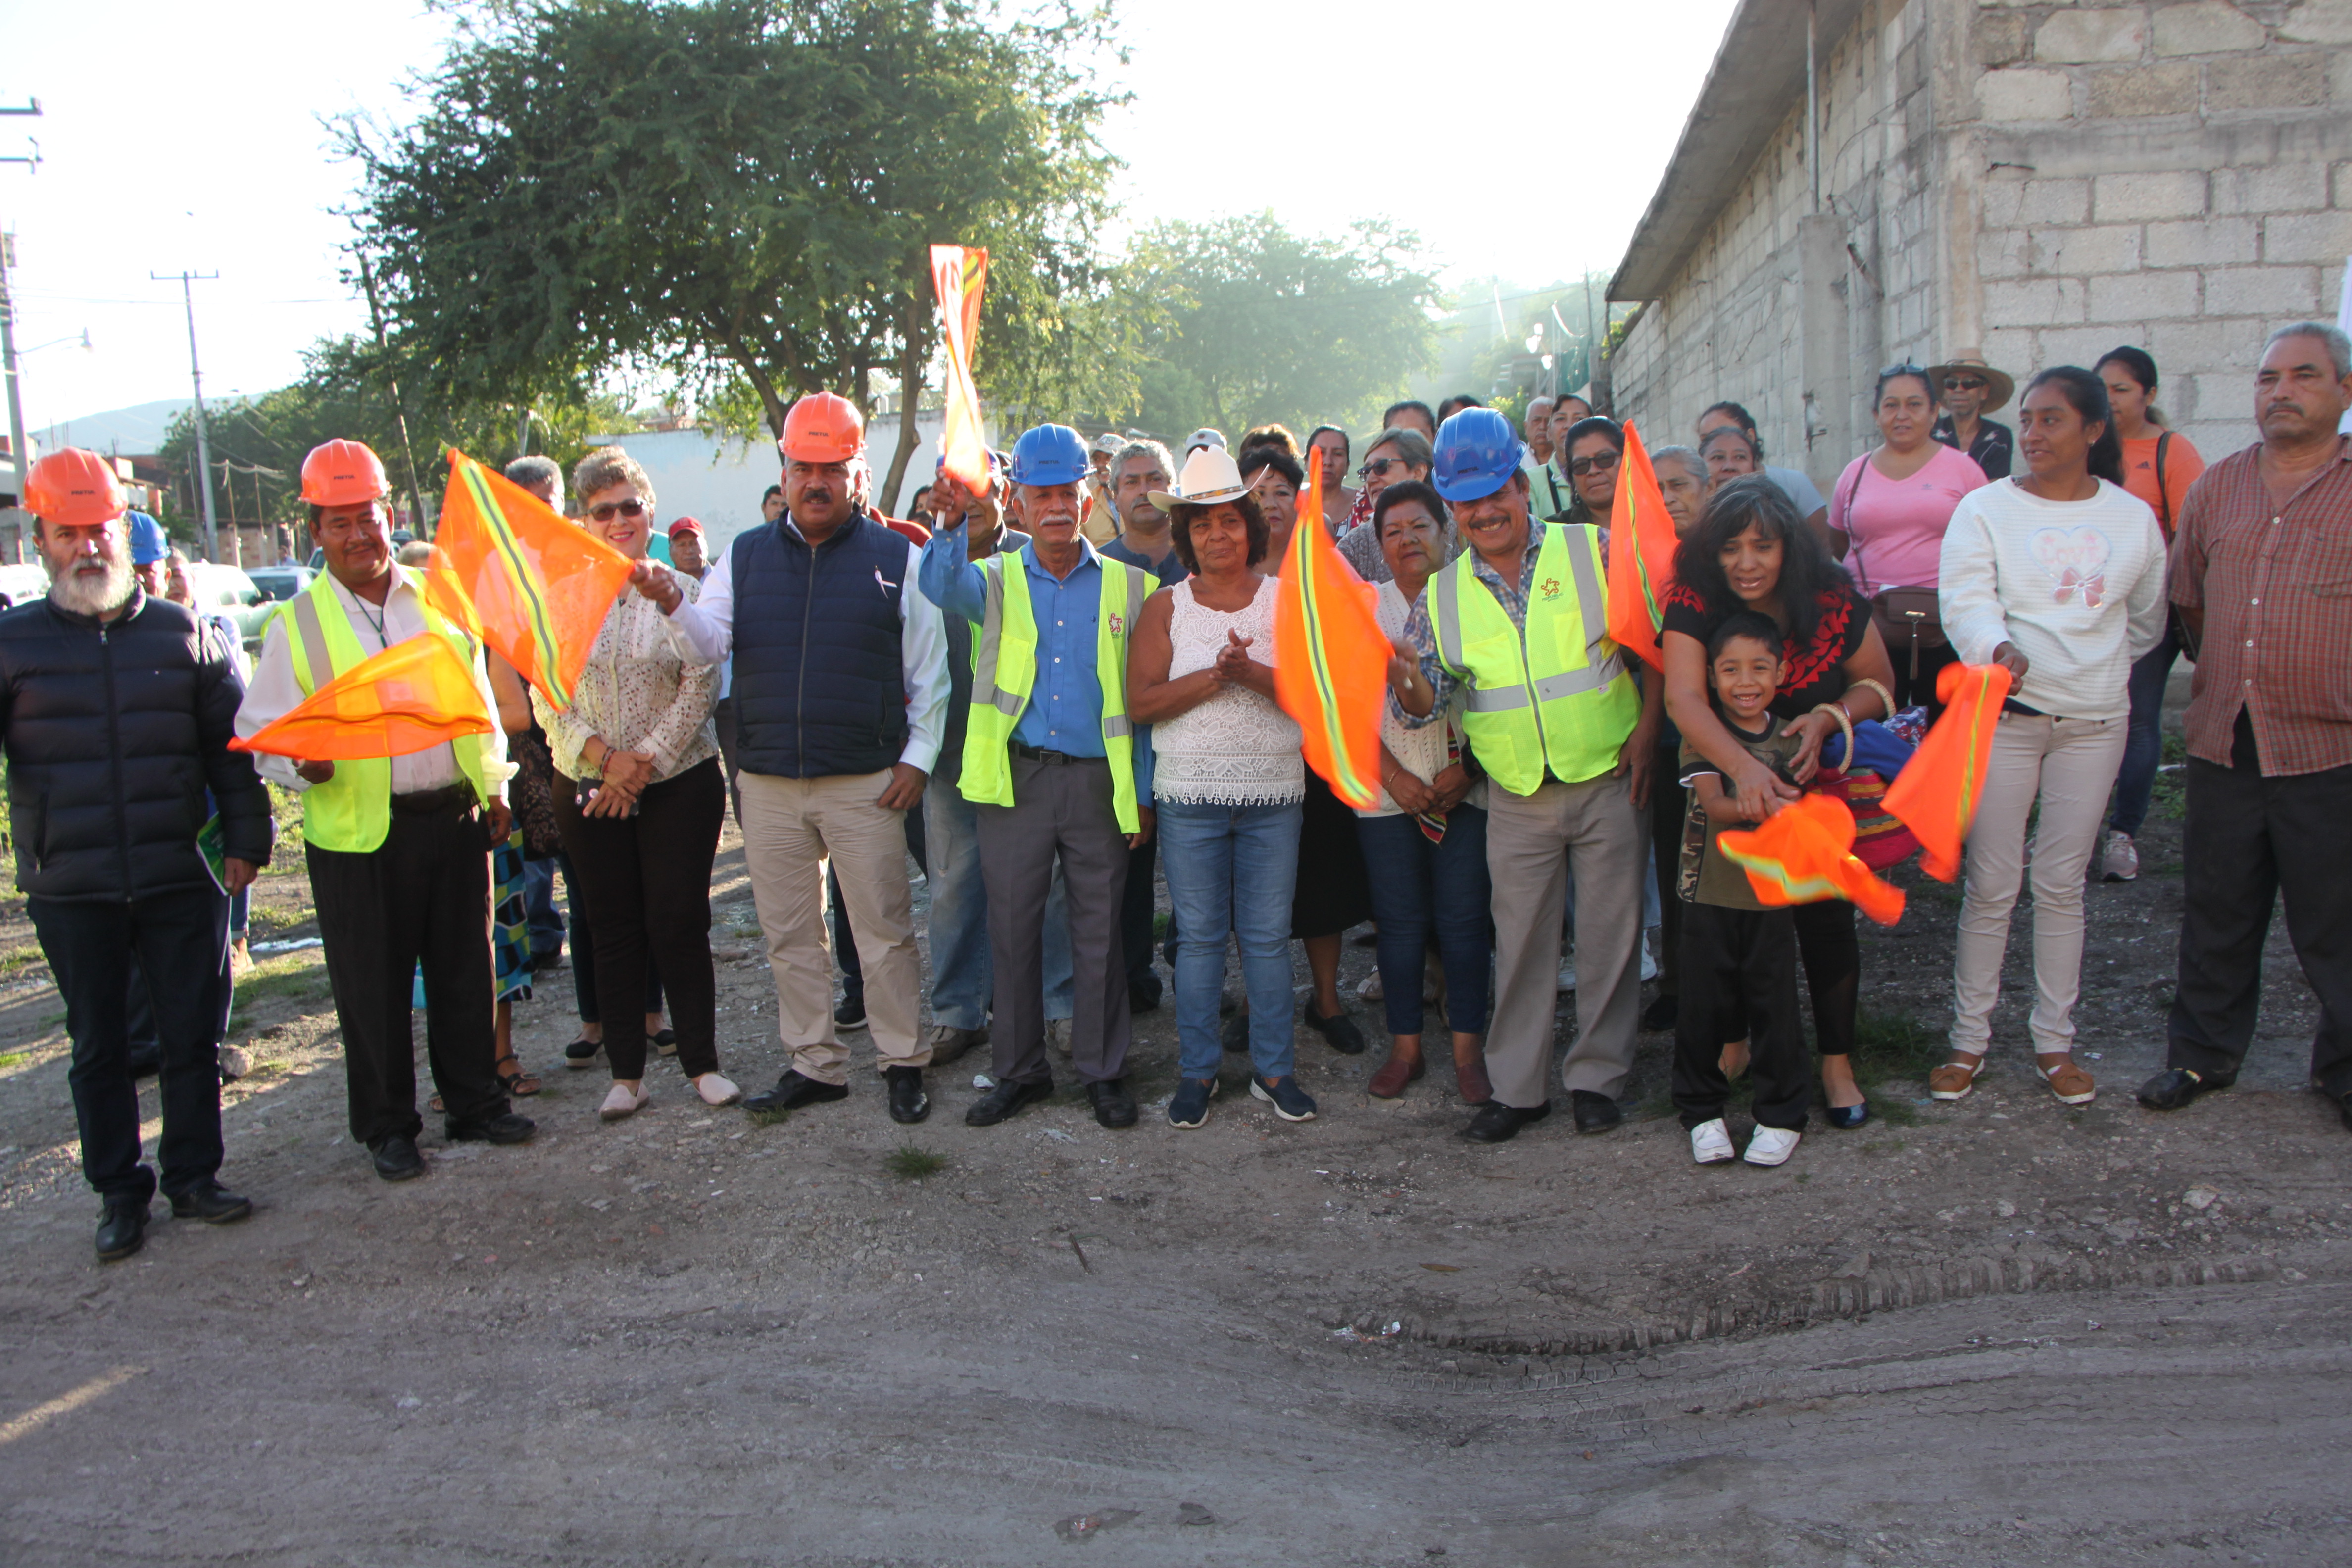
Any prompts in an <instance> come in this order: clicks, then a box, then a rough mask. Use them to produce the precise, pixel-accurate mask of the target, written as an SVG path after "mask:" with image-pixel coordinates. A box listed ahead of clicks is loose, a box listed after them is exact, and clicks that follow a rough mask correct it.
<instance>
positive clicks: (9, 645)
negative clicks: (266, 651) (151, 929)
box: [0, 590, 271, 902]
mask: <svg viewBox="0 0 2352 1568" xmlns="http://www.w3.org/2000/svg"><path fill="white" fill-rule="evenodd" d="M244 697H245V683H244V682H243V681H242V680H240V679H238V678H237V673H236V665H235V664H234V663H232V662H231V661H230V658H229V654H228V650H227V649H226V647H222V646H221V640H220V634H219V633H218V632H216V631H213V630H210V629H208V628H206V627H205V626H201V625H200V624H199V623H198V621H197V620H196V617H195V616H194V614H192V613H191V612H189V611H188V610H185V609H184V608H182V607H181V606H180V605H174V604H172V603H170V602H168V601H166V600H163V599H151V598H148V597H147V596H146V595H145V594H143V593H141V592H138V591H136V590H134V591H133V592H132V594H131V604H130V606H129V608H128V609H127V610H126V611H125V612H124V614H123V615H122V616H121V618H120V619H118V620H115V621H112V622H110V623H108V624H106V625H104V626H101V625H100V623H99V622H98V621H96V620H94V619H92V618H91V617H89V616H77V615H72V614H69V613H68V612H67V611H65V610H61V609H59V608H58V607H57V605H55V603H54V602H52V601H51V600H49V599H47V598H42V599H37V600H35V601H34V602H33V603H31V604H28V605H17V606H16V608H15V609H13V610H7V611H5V612H0V743H5V747H6V750H7V753H8V823H9V830H10V832H11V833H12V834H13V835H14V837H15V838H16V887H17V889H18V890H20V891H22V892H25V893H26V894H29V895H31V896H33V897H35V898H43V899H60V900H79V901H83V902H102V901H103V902H121V901H127V900H131V899H138V898H144V897H146V896H148V895H149V894H151V893H168V892H173V891H178V890H181V889H189V888H210V887H212V886H214V882H213V879H212V873H211V871H210V870H209V868H206V866H205V859H204V854H203V851H201V850H200V849H198V848H197V847H196V833H197V830H198V829H200V828H202V827H203V826H204V825H205V816H207V815H208V813H207V812H206V810H205V788H206V787H207V786H209V787H210V788H211V790H212V792H213V795H214V797H215V799H216V800H217V801H218V803H219V805H220V816H221V830H222V838H223V841H224V852H225V853H226V854H227V855H228V856H230V857H232V858H236V859H240V860H250V861H252V862H253V863H254V864H255V865H257V866H258V865H262V864H264V863H266V862H267V861H268V858H269V844H270V837H271V833H270V824H269V792H268V789H267V788H265V787H264V786H263V784H262V782H261V775H260V774H259V773H257V772H255V770H254V766H253V759H252V758H251V757H249V756H247V755H246V754H245V753H244V752H232V751H230V750H229V749H228V742H229V739H230V737H231V736H232V735H234V734H235V733H236V729H235V725H236V705H237V704H238V703H239V702H240V701H242V700H244Z"/></svg>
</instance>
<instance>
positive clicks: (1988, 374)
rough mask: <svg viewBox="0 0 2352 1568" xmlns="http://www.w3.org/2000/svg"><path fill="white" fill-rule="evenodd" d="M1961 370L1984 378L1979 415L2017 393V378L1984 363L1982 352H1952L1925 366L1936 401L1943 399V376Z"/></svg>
mask: <svg viewBox="0 0 2352 1568" xmlns="http://www.w3.org/2000/svg"><path fill="white" fill-rule="evenodd" d="M1961 371H1973V372H1975V373H1976V374H1979V375H1980V376H1982V377H1984V378H1985V400H1984V406H1983V407H1982V408H1979V409H1978V410H1977V413H1978V414H1979V416H1981V415H1986V414H1990V413H1991V412H1993V410H1995V409H1997V408H2000V407H2001V406H2002V405H2005V404H2007V403H2008V402H2009V400H2010V399H2011V398H2012V397H2014V396H2016V395H2017V378H2016V377H2015V376H2013V375H2011V374H2009V373H2008V372H2007V371H2005V370H1995V369H1993V368H1992V366H1990V365H1989V364H1987V363H1985V362H1984V354H1983V353H1982V352H1981V351H1976V352H1971V353H1958V354H1954V355H1953V356H1952V357H1951V358H1950V359H1948V360H1947V361H1945V362H1944V363H1942V364H1937V365H1929V366H1928V367H1927V381H1928V384H1930V385H1932V386H1933V387H1935V389H1936V398H1937V402H1941V401H1942V400H1943V396H1944V378H1945V377H1946V376H1948V375H1954V374H1958V373H1959V372H1961Z"/></svg>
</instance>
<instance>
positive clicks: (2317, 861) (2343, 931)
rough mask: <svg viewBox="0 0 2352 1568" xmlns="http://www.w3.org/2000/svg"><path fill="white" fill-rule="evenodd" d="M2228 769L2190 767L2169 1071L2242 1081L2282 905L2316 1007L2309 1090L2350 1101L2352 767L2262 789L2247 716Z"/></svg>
mask: <svg viewBox="0 0 2352 1568" xmlns="http://www.w3.org/2000/svg"><path fill="white" fill-rule="evenodd" d="M2347 820H2352V767H2346V768H2329V769H2327V770H2326V771H2325V772H2323V773H2291V774H2286V775H2284V776H2282V777H2278V778H2265V777H2264V776H2263V773H2262V769H2261V765H2260V759H2259V757H2258V755H2257V753H2256V752H2255V749H2254V734H2253V726H2252V724H2251V723H2250V722H2248V721H2247V719H2246V715H2245V713H2244V711H2243V710H2240V712H2239V714H2238V725H2237V738H2236V743H2235V745H2234V747H2233V748H2232V750H2231V766H2229V767H2226V768H2223V767H2216V766H2215V765H2214V764H2213V763H2204V762H2199V761H2198V760H2197V759H2196V758H2194V757H2191V758H2190V759H2189V825H2188V830H2187V833H2186V834H2185V836H2184V839H2183V843H2182V859H2183V861H2184V862H2185V870H2186V872H2187V878H2186V880H2187V886H2186V887H2185V888H2184V889H2182V892H2183V897H2182V900H2181V902H2182V905H2183V908H2182V910H2181V915H2180V977H2179V985H2178V987H2177V988H2176V990H2175V992H2174V994H2173V1002H2172V1016H2171V1018H2170V1020H2169V1022H2168V1033H2169V1034H2170V1036H2171V1043H2170V1046H2169V1047H2168V1052H2167V1055H2166V1063H2167V1065H2168V1066H2171V1067H2176V1068H2194V1069H2195V1070H2196V1071H2198V1072H2200V1073H2202V1074H2204V1075H2205V1076H2206V1077H2208V1078H2222V1079H2229V1078H2234V1077H2235V1076H2237V1072H2238V1067H2239V1064H2240V1063H2241V1062H2242V1061H2243V1060H2244V1059H2245V1055H2246V1047H2247V1045H2248V1043H2249V1042H2251V1041H2252V1038H2253V1035H2254V1018H2255V1015H2256V1013H2257V1011H2258V1010H2259V1008H2260V1006H2261V1004H2262V994H2263V942H2264V941H2265V940H2266V939H2267V938H2268V936H2269V935H2270V925H2271V910H2272V907H2273V903H2274V902H2275V901H2276V900H2277V899H2278V898H2279V896H2280V895H2281V894H2284V895H2285V899H2286V934H2287V940H2288V941H2289V942H2292V943H2294V956H2295V958H2296V959H2297V960H2298V961H2299V962H2300V963H2302V965H2303V973H2304V978H2305V979H2306V980H2308V981H2309V982H2310V983H2311V988H2312V990H2313V991H2315V992H2316V993H2317V994H2318V996H2319V1031H2318V1033H2317V1034H2315V1035H2314V1036H2313V1037H2312V1041H2311V1079H2312V1082H2313V1083H2314V1084H2315V1085H2316V1086H2317V1087H2318V1088H2319V1089H2321V1090H2322V1091H2324V1092H2325V1093H2327V1094H2329V1095H2343V1094H2346V1093H2352V879H2347V878H2346V877H2345V875H2344V862H2343V859H2342V852H2341V849H2340V847H2339V846H2340V845H2341V844H2342V842H2343V837H2342V836H2343V832H2344V824H2345V823H2346V821H2347Z"/></svg>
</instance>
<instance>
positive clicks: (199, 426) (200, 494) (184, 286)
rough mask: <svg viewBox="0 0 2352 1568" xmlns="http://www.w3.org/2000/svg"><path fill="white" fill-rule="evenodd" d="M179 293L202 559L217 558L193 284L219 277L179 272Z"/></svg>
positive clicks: (160, 278)
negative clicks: (192, 402)
mask: <svg viewBox="0 0 2352 1568" xmlns="http://www.w3.org/2000/svg"><path fill="white" fill-rule="evenodd" d="M147 276H148V277H150V278H152V279H155V280H156V281H157V282H159V283H161V282H165V281H168V280H169V279H172V278H173V276H175V274H173V273H169V272H150V273H149V274H148V275H147ZM176 276H177V277H178V279H180V293H181V295H182V297H183V298H184V299H185V300H186V301H187V305H188V380H189V382H190V383H191V384H193V385H194V388H195V393H196V491H197V500H198V503H199V515H200V516H201V517H202V518H203V519H204V525H205V560H207V561H218V560H219V559H220V535H219V531H217V530H216V529H215V527H214V526H213V448H212V438H211V437H209V436H208V435H207V434H205V373H204V369H203V367H202V366H200V365H198V364H197V363H196V287H195V286H196V285H197V284H198V283H209V282H211V281H212V280H213V279H215V278H218V277H219V276H220V274H219V273H217V272H181V273H178V274H176Z"/></svg>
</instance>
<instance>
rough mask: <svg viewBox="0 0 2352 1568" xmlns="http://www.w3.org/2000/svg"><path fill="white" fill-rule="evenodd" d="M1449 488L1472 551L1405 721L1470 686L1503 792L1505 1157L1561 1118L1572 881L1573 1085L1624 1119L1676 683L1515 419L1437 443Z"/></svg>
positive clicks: (1405, 682) (1473, 422)
mask: <svg viewBox="0 0 2352 1568" xmlns="http://www.w3.org/2000/svg"><path fill="white" fill-rule="evenodd" d="M1435 447H1436V449H1435V452H1434V456H1433V466H1432V468H1433V471H1432V473H1431V476H1430V478H1431V479H1432V481H1433V483H1434V484H1435V486H1436V488H1437V493H1438V494H1439V495H1441V496H1443V497H1444V498H1445V500H1446V501H1447V502H1448V503H1449V504H1450V505H1451V506H1452V507H1453V509H1454V527H1455V528H1456V529H1457V530H1458V531H1460V532H1461V534H1462V536H1463V538H1464V539H1465V540H1466V541H1467V542H1468V543H1469V546H1470V548H1469V549H1468V550H1466V551H1465V552H1463V553H1462V555H1460V556H1459V557H1457V558H1456V559H1455V560H1454V563H1453V564H1452V565H1450V566H1448V567H1447V568H1445V569H1444V571H1442V572H1440V573H1439V574H1436V575H1435V576H1433V577H1432V578H1431V579H1430V581H1429V587H1428V590H1427V591H1426V592H1425V593H1423V595H1422V599H1421V603H1420V604H1418V605H1415V606H1414V607H1413V611H1412V617H1411V618H1410V619H1409V620H1407V621H1406V623H1405V637H1406V640H1407V642H1408V643H1409V644H1410V645H1411V651H1412V655H1413V657H1403V656H1402V648H1401V650H1400V657H1399V658H1397V659H1396V660H1394V661H1393V663H1392V664H1391V667H1390V685H1391V691H1392V693H1393V696H1394V700H1395V701H1396V704H1397V710H1398V712H1399V714H1400V715H1401V716H1402V718H1403V719H1404V720H1405V721H1406V722H1407V723H1408V724H1426V723H1429V722H1431V721H1433V718H1434V716H1435V715H1437V714H1438V713H1440V712H1442V711H1443V710H1444V708H1445V706H1446V703H1447V701H1448V700H1450V699H1451V697H1452V696H1453V694H1454V689H1455V688H1456V687H1458V686H1463V685H1466V686H1467V687H1468V688H1469V701H1468V707H1467V710H1466V711H1465V714H1464V716H1463V728H1464V731H1465V735H1466V736H1467V738H1468V740H1469V743H1470V750H1471V752H1473V753H1474V754H1475V756H1476V757H1477V759H1478V761H1479V763H1480V764H1481V765H1482V766H1484V767H1485V769H1486V773H1487V776H1488V777H1489V778H1491V779H1492V780H1493V781H1494V784H1495V787H1494V789H1493V790H1491V791H1490V792H1489V793H1488V795H1487V840H1486V859H1487V865H1488V868H1489V869H1490V871H1491V872H1492V875H1493V879H1494V885H1495V906H1494V909H1495V931H1496V1001H1495V1011H1494V1018H1493V1022H1492V1025H1491V1026H1490V1028H1489V1032H1488V1035H1487V1043H1486V1066H1487V1072H1488V1076H1489V1077H1490V1078H1491V1079H1492V1080H1493V1083H1494V1089H1495V1098H1494V1100H1492V1101H1490V1102H1489V1103H1488V1104H1486V1106H1484V1107H1483V1108H1481V1109H1480V1110H1479V1112H1478V1114H1477V1116H1476V1117H1475V1119H1474V1120H1473V1121H1471V1123H1470V1126H1469V1129H1468V1132H1469V1136H1470V1137H1471V1138H1473V1139H1475V1140H1476V1141H1478V1142H1487V1143H1499V1142H1504V1141H1505V1140H1507V1139H1508V1138H1511V1137H1513V1136H1514V1135H1516V1134H1517V1131H1518V1130H1519V1129H1520V1128H1521V1127H1522V1126H1524V1125H1526V1124H1527V1123H1528V1122H1530V1121H1538V1120H1539V1119H1541V1118H1542V1117H1543V1116H1545V1115H1546V1114H1547V1113H1549V1110H1551V1093H1550V1089H1549V1083H1548V1081H1547V1079H1548V1078H1549V1070H1550V1064H1551V1043H1552V1033H1553V1026H1554V1014H1555V1011H1556V1008H1557V1005H1558V1004H1557V988H1556V982H1557V975H1558V972H1559V957H1560V946H1559V911H1560V910H1561V908H1562V906H1563V904H1564V903H1565V902H1566V900H1567V896H1568V879H1569V875H1570V870H1571V869H1572V870H1573V871H1574V874H1575V877H1576V886H1577V908H1576V946H1577V953H1578V970H1579V973H1580V976H1581V978H1582V981H1583V984H1582V987H1581V989H1580V991H1579V993H1578V995H1577V1021H1578V1026H1579V1027H1578V1037H1577V1042H1576V1045H1575V1047H1574V1048H1572V1049H1571V1050H1570V1052H1569V1054H1568V1059H1567V1061H1566V1063H1565V1064H1564V1070H1563V1078H1564V1079H1565V1082H1566V1086H1567V1088H1568V1089H1569V1092H1570V1100H1571V1102H1572V1104H1573V1106H1574V1110H1575V1116H1576V1128H1577V1131H1580V1132H1601V1131H1607V1130H1608V1129H1610V1128H1612V1127H1614V1126H1616V1125H1617V1123H1618V1122H1619V1121H1622V1119H1623V1113H1622V1111H1621V1110H1619V1109H1618V1106H1617V1098H1616V1097H1617V1094H1618V1092H1619V1090H1620V1089H1622V1088H1623V1087H1624V1082H1625V1077H1626V1073H1627V1071H1628V1070H1629V1068H1631V1067H1632V1065H1633V1040H1634V1031H1635V1027H1636V1024H1637V1017H1636V1015H1637V1014H1638V1013H1639V1011H1640V1006H1641V984H1642V981H1641V935H1642V877H1643V864H1644V856H1645V853H1646V850H1647V830H1646V827H1645V825H1644V820H1643V815H1642V814H1643V808H1644V807H1646V805H1648V801H1649V785H1650V772H1651V768H1652V765H1653V763H1654V753H1655V750H1656V744H1657V742H1656V736H1657V725H1658V717H1659V712H1660V702H1661V695H1662V693H1663V690H1664V687H1663V685H1662V683H1660V682H1658V681H1654V680H1653V681H1650V682H1649V683H1648V689H1647V694H1646V695H1644V693H1643V690H1641V689H1637V688H1636V686H1635V684H1634V680H1633V674H1632V672H1631V671H1630V670H1629V669H1628V668H1627V661H1626V657H1625V653H1624V651H1623V650H1622V649H1621V648H1620V647H1618V645H1617V644H1616V643H1615V642H1614V641H1613V640H1612V639H1611V637H1610V636H1609V633H1608V630H1607V628H1608V626H1609V614H1608V610H1609V593H1608V589H1607V588H1606V586H1605V585H1604V573H1603V569H1602V565H1601V545H1600V542H1599V538H1598V536H1597V534H1596V533H1595V532H1594V531H1592V530H1591V529H1587V528H1583V527H1580V526H1570V525H1564V524H1559V523H1542V524H1531V523H1530V521H1529V518H1528V477H1527V474H1526V471H1525V470H1524V469H1523V468H1521V467H1520V461H1519V460H1520V444H1519V438H1518V436H1517V433H1516V432H1515V431H1513V430H1512V428H1511V425H1510V421H1509V420H1508V419H1507V418H1505V417H1504V416H1502V415H1500V414H1498V413H1496V412H1495V411H1494V410H1493V409H1490V408H1465V409H1463V410H1462V411H1460V412H1459V413H1457V414H1455V415H1454V416H1453V417H1452V418H1450V419H1448V420H1446V422H1445V423H1444V426H1441V427H1440V428H1439V430H1438V433H1437V440H1436V444H1435Z"/></svg>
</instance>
